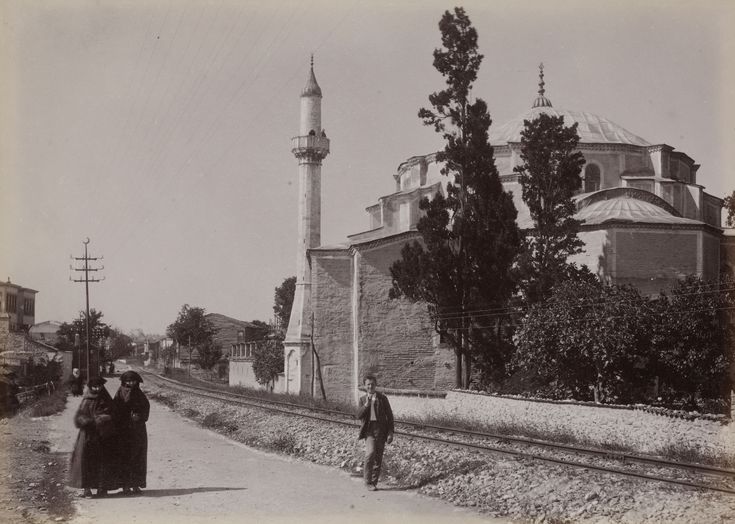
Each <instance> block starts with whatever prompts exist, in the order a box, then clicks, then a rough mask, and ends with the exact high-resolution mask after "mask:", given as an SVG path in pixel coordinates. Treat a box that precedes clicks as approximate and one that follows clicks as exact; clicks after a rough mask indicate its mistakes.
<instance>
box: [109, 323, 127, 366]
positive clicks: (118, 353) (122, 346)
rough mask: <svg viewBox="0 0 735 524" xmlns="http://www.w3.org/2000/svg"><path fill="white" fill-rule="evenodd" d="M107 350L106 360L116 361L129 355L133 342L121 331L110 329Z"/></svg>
mask: <svg viewBox="0 0 735 524" xmlns="http://www.w3.org/2000/svg"><path fill="white" fill-rule="evenodd" d="M109 340H110V343H109V349H108V354H107V358H108V359H110V360H117V359H118V358H120V357H124V356H126V355H129V354H130V350H131V349H132V345H133V340H132V339H131V338H130V337H129V336H128V335H126V334H124V333H123V332H122V331H120V330H119V329H116V328H112V329H110V336H109Z"/></svg>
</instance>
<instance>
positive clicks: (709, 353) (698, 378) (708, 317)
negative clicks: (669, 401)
mask: <svg viewBox="0 0 735 524" xmlns="http://www.w3.org/2000/svg"><path fill="white" fill-rule="evenodd" d="M734 284H735V282H733V281H732V280H729V279H727V280H723V281H721V282H706V281H704V280H702V279H701V278H699V277H696V276H688V277H687V278H685V279H684V280H683V281H681V282H679V283H678V284H677V285H676V286H675V287H674V289H673V290H672V291H671V293H670V294H662V296H661V297H660V299H659V302H658V308H657V313H658V315H657V317H656V320H657V321H656V323H655V325H654V329H653V333H654V335H653V352H654V355H655V356H656V358H657V360H656V364H657V365H656V373H657V374H658V375H659V377H660V379H661V381H662V383H663V385H664V386H665V387H669V388H672V389H673V390H674V391H677V392H680V393H682V394H684V395H685V396H686V398H687V400H688V401H689V402H690V403H693V402H694V399H695V397H696V396H697V395H701V396H704V397H707V398H717V397H720V396H721V395H722V394H723V392H724V390H725V389H727V388H726V386H727V385H728V378H727V373H728V369H729V365H730V362H731V360H732V354H731V351H732V348H730V349H729V350H728V345H727V344H726V334H727V315H728V312H729V311H730V308H732V307H733V306H735V292H733V288H734V287H735V286H734Z"/></svg>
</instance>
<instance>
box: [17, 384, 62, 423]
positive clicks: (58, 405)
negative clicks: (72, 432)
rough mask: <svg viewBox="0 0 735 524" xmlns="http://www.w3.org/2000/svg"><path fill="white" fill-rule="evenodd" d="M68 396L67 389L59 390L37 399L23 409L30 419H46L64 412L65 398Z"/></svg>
mask: <svg viewBox="0 0 735 524" xmlns="http://www.w3.org/2000/svg"><path fill="white" fill-rule="evenodd" d="M68 395H69V390H68V389H67V388H59V389H57V390H56V391H54V392H53V393H51V394H50V395H45V396H41V397H38V399H36V400H35V401H33V403H32V404H30V405H29V406H27V407H26V408H24V410H25V411H26V413H28V415H29V416H31V417H48V416H50V415H56V414H57V413H61V412H62V411H64V408H65V407H66V397H67V396H68Z"/></svg>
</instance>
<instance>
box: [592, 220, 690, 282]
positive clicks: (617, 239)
mask: <svg viewBox="0 0 735 524" xmlns="http://www.w3.org/2000/svg"><path fill="white" fill-rule="evenodd" d="M701 234H702V233H701V232H699V231H690V230H670V229H661V230H647V231H646V230H643V229H637V228H636V229H633V228H625V229H618V230H616V231H615V233H614V240H613V244H612V246H611V247H610V252H609V253H610V255H611V256H612V257H613V258H614V263H611V261H607V265H608V267H610V268H611V269H612V276H613V279H614V282H615V283H616V284H629V285H633V286H635V287H637V288H638V289H639V290H640V291H641V293H643V294H647V293H658V292H660V291H661V290H662V289H668V288H670V287H671V284H672V283H673V282H675V281H676V279H678V278H680V277H681V276H682V275H690V274H697V273H698V268H697V246H698V242H699V241H698V237H699V235H701Z"/></svg>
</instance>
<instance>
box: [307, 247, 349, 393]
mask: <svg viewBox="0 0 735 524" xmlns="http://www.w3.org/2000/svg"><path fill="white" fill-rule="evenodd" d="M311 264H312V288H311V303H312V308H313V311H314V346H315V348H316V351H317V353H318V354H319V358H320V361H321V369H322V377H323V380H324V389H325V392H326V394H327V398H329V399H335V400H350V399H352V396H353V394H354V384H353V381H354V372H353V358H352V353H353V341H352V257H351V256H350V255H349V253H347V252H344V254H339V255H326V254H320V253H318V252H313V253H312V255H311Z"/></svg>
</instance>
